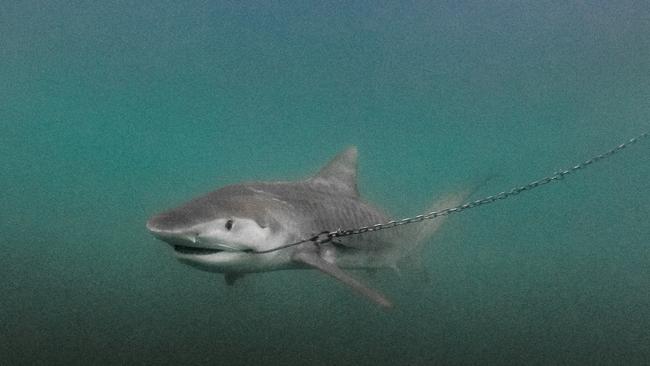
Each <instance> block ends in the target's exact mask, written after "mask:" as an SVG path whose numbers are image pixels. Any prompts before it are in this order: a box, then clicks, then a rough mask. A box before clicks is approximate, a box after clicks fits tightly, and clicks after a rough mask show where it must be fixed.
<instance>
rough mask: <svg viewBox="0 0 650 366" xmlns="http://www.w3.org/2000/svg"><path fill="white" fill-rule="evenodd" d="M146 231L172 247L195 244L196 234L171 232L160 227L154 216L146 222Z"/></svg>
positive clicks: (178, 231)
mask: <svg viewBox="0 0 650 366" xmlns="http://www.w3.org/2000/svg"><path fill="white" fill-rule="evenodd" d="M147 230H149V232H150V233H151V234H152V235H153V236H155V237H156V238H158V239H160V240H162V241H164V242H167V243H169V244H172V245H181V244H187V243H195V242H196V238H197V233H191V232H184V231H180V230H173V229H169V228H166V227H164V226H161V225H160V222H159V221H158V220H157V217H156V216H155V217H152V218H151V219H149V221H147Z"/></svg>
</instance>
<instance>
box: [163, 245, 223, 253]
mask: <svg viewBox="0 0 650 366" xmlns="http://www.w3.org/2000/svg"><path fill="white" fill-rule="evenodd" d="M174 250H175V251H176V252H178V253H180V254H193V255H205V254H215V253H219V252H223V250H221V249H208V248H197V247H188V246H184V245H174Z"/></svg>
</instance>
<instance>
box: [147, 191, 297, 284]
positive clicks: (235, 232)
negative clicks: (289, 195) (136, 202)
mask: <svg viewBox="0 0 650 366" xmlns="http://www.w3.org/2000/svg"><path fill="white" fill-rule="evenodd" d="M262 188H263V187H262V186H261V184H260V183H250V184H239V185H232V186H226V187H223V188H221V189H219V190H217V191H214V192H211V193H208V194H206V195H204V196H201V197H198V198H196V199H194V200H192V201H189V202H188V203H186V204H184V205H182V206H180V207H177V208H174V209H171V210H168V211H165V212H163V213H160V214H158V215H156V216H154V217H152V218H151V219H149V221H148V222H147V229H148V230H149V231H150V232H151V233H152V234H153V235H154V236H155V237H157V238H158V239H160V240H162V241H165V242H167V243H168V244H170V245H172V246H173V248H174V252H175V255H176V257H177V258H178V259H179V260H180V261H181V262H184V263H186V264H189V265H192V266H195V267H198V268H200V269H203V270H208V271H212V272H257V271H264V270H271V269H276V267H281V265H282V264H283V263H284V262H287V260H286V258H284V257H285V255H284V253H283V252H282V251H281V250H280V251H277V252H272V253H256V252H259V251H265V250H269V249H273V248H277V247H279V246H281V245H282V244H284V243H286V242H287V241H288V240H290V239H292V238H293V236H294V235H293V230H292V229H293V228H292V225H291V223H293V222H294V221H295V220H293V219H292V218H290V217H288V216H289V215H290V210H289V208H288V207H286V204H285V203H283V202H282V201H280V200H278V199H277V198H276V197H274V195H272V194H270V193H267V192H264V191H263V190H262Z"/></svg>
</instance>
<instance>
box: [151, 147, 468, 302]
mask: <svg viewBox="0 0 650 366" xmlns="http://www.w3.org/2000/svg"><path fill="white" fill-rule="evenodd" d="M357 157H358V150H357V148H356V147H354V146H352V147H349V148H347V149H345V150H344V151H342V152H340V153H339V154H338V155H336V156H335V157H334V158H333V159H331V160H330V161H329V162H328V163H327V164H326V165H325V166H323V167H322V168H321V169H320V170H319V171H318V172H317V173H316V174H315V175H313V176H310V177H309V178H307V179H302V180H298V181H260V182H245V183H239V184H233V185H228V186H225V187H222V188H220V189H217V190H215V191H212V192H210V193H207V194H204V195H202V196H200V197H197V198H194V199H192V200H190V201H188V202H187V203H185V204H182V205H180V206H179V207H176V208H172V209H169V210H167V211H164V212H162V213H159V214H156V215H154V216H153V217H151V218H150V219H149V220H148V221H147V223H146V227H147V229H148V231H149V232H150V233H151V234H153V236H154V237H156V238H157V239H160V240H162V241H164V242H166V243H167V244H169V245H170V246H171V247H172V248H173V252H174V255H175V257H176V258H177V259H178V260H179V261H180V262H182V263H184V264H187V265H190V266H193V267H196V268H198V269H200V270H204V271H209V272H216V273H223V274H224V275H225V280H226V283H227V284H228V285H233V284H234V283H235V281H236V280H237V279H238V278H240V277H242V276H243V275H245V274H249V273H256V272H269V271H277V270H290V269H315V270H318V271H320V272H322V273H324V274H327V275H329V276H331V277H333V278H335V279H336V280H338V281H340V282H341V283H343V284H345V285H347V286H349V287H350V288H351V289H353V290H354V291H355V292H357V293H358V294H360V295H361V296H364V297H366V298H368V299H369V300H371V301H372V302H374V303H376V304H378V305H380V306H381V307H384V308H390V307H392V306H393V303H392V301H391V300H390V299H389V298H388V297H387V296H386V295H384V294H383V293H381V292H380V291H378V290H376V289H374V288H372V287H371V286H369V285H367V284H366V283H364V281H362V280H360V279H359V278H358V277H357V276H356V275H355V274H352V273H351V272H352V271H356V270H366V271H369V272H374V271H376V270H378V269H386V268H388V269H397V268H398V265H399V264H400V263H402V262H405V261H406V262H408V261H409V258H417V257H418V256H419V255H420V252H421V251H420V250H419V249H420V248H421V247H422V244H423V243H425V242H427V241H428V239H429V238H430V237H431V236H432V235H433V234H434V233H435V232H436V231H437V230H438V228H439V227H440V226H441V224H442V222H443V221H444V218H443V217H439V218H437V219H436V220H428V221H424V222H420V223H417V224H411V225H404V226H398V227H394V228H391V229H387V230H382V231H376V232H367V233H364V234H360V235H354V236H347V237H342V238H336V239H335V240H331V241H328V242H316V241H305V242H303V243H300V244H298V245H291V244H292V243H297V242H300V241H301V240H304V239H305V238H309V237H313V236H314V235H317V234H318V233H322V232H324V231H334V230H337V229H340V228H357V227H364V226H369V225H374V224H378V223H385V222H389V221H390V220H391V218H390V217H389V216H388V214H386V213H385V212H384V210H383V209H381V208H379V207H377V206H375V205H373V204H371V203H369V202H366V201H365V200H364V199H362V198H361V196H360V194H359V191H358V188H357ZM467 196H468V194H467V193H463V192H459V193H454V194H449V195H446V196H443V197H441V198H440V199H438V200H437V201H436V202H435V203H434V205H433V207H431V209H433V210H435V209H443V208H447V207H452V206H455V205H457V204H459V203H461V202H462V201H463V200H464V199H465V198H466V197H467Z"/></svg>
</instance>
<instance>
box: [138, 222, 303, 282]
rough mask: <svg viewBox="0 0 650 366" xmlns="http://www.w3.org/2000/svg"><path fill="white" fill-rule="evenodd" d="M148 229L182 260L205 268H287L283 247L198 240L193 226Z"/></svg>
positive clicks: (231, 270)
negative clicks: (260, 249)
mask: <svg viewBox="0 0 650 366" xmlns="http://www.w3.org/2000/svg"><path fill="white" fill-rule="evenodd" d="M147 229H148V230H149V232H150V233H151V234H153V236H155V237H156V238H157V239H159V240H162V241H164V242H165V243H167V244H169V245H170V246H171V247H172V249H173V251H174V256H175V257H176V259H178V260H179V261H180V262H181V263H184V264H187V265H189V266H192V267H195V268H197V269H201V270H204V271H208V272H216V273H250V272H264V271H271V270H276V269H283V268H287V265H288V264H290V260H289V259H288V258H289V255H288V254H286V253H284V252H286V250H279V251H277V252H270V253H256V252H255V249H253V248H249V247H248V246H244V245H241V244H237V245H235V244H233V243H224V242H218V241H214V240H211V241H206V240H201V236H200V235H196V233H195V232H194V231H192V230H169V229H163V228H159V227H157V226H156V224H155V221H153V220H152V221H150V222H149V223H148V224H147Z"/></svg>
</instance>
